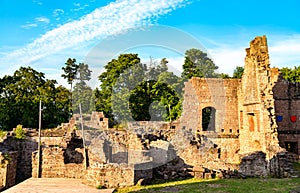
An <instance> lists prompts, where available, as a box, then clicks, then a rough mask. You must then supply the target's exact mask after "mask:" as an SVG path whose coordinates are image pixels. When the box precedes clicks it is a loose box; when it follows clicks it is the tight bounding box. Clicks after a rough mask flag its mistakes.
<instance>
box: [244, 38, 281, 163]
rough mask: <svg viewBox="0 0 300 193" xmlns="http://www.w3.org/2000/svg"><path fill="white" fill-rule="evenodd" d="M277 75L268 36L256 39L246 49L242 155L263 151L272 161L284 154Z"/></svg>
mask: <svg viewBox="0 0 300 193" xmlns="http://www.w3.org/2000/svg"><path fill="white" fill-rule="evenodd" d="M275 72H276V71H275V70H273V69H271V68H270V62H269V53H268V46H267V39H266V36H262V37H256V38H255V39H254V40H252V41H251V42H250V47H249V48H247V49H246V57H245V70H244V74H243V78H242V89H241V96H240V99H241V100H240V101H239V106H240V109H239V110H240V113H241V114H240V116H241V117H240V119H241V120H242V122H243V127H242V128H243V129H241V131H240V136H239V139H240V154H248V153H251V152H256V151H263V152H265V153H266V156H267V159H271V158H272V157H273V156H274V155H275V154H276V153H278V152H279V151H281V150H280V148H279V145H278V144H279V142H278V138H277V132H276V129H277V124H276V117H275V108H274V97H273V92H272V89H273V87H274V85H275V82H276V81H277V75H278V74H276V73H275Z"/></svg>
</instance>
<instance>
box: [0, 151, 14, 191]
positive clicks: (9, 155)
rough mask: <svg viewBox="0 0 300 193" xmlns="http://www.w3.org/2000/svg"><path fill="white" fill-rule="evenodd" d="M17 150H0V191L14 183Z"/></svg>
mask: <svg viewBox="0 0 300 193" xmlns="http://www.w3.org/2000/svg"><path fill="white" fill-rule="evenodd" d="M17 158H18V152H15V151H13V152H0V191H1V190H3V189H6V188H9V187H12V186H13V185H15V182H16V169H17Z"/></svg>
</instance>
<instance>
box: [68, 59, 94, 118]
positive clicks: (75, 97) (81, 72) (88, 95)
mask: <svg viewBox="0 0 300 193" xmlns="http://www.w3.org/2000/svg"><path fill="white" fill-rule="evenodd" d="M91 72H92V71H91V70H90V69H89V65H88V64H84V63H79V65H78V70H77V75H76V80H78V81H79V82H77V83H76V84H75V86H74V90H73V93H72V106H73V108H72V109H73V110H74V113H79V104H81V111H82V113H91V112H92V111H93V108H94V103H95V101H94V100H93V99H94V97H93V90H92V88H91V87H90V86H88V81H89V80H90V79H91Z"/></svg>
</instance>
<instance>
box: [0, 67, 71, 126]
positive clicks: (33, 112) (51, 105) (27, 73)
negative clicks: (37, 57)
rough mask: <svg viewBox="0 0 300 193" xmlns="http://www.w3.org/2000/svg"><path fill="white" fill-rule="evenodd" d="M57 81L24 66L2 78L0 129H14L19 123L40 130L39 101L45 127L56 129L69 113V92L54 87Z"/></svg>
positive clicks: (0, 83) (66, 118)
mask: <svg viewBox="0 0 300 193" xmlns="http://www.w3.org/2000/svg"><path fill="white" fill-rule="evenodd" d="M55 84H56V81H55V80H48V79H45V77H44V73H41V72H37V71H35V70H34V69H32V68H31V67H21V68H20V69H19V70H16V71H15V72H14V74H13V76H9V75H6V76H4V77H3V78H1V79H0V107H1V108H0V128H2V129H6V130H11V129H12V128H14V127H15V126H16V123H20V124H22V125H24V126H25V127H29V128H37V127H38V118H39V117H38V115H39V101H40V100H41V101H42V105H43V113H42V115H43V117H42V126H43V127H44V128H49V127H55V126H57V125H59V124H60V123H62V122H66V121H67V120H68V118H69V114H70V103H69V102H70V99H69V96H70V92H69V91H68V90H67V89H65V88H64V87H61V86H60V87H57V88H56V87H55Z"/></svg>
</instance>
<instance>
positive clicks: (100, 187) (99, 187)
mask: <svg viewBox="0 0 300 193" xmlns="http://www.w3.org/2000/svg"><path fill="white" fill-rule="evenodd" d="M96 189H98V190H100V189H105V186H102V185H98V186H96Z"/></svg>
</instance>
